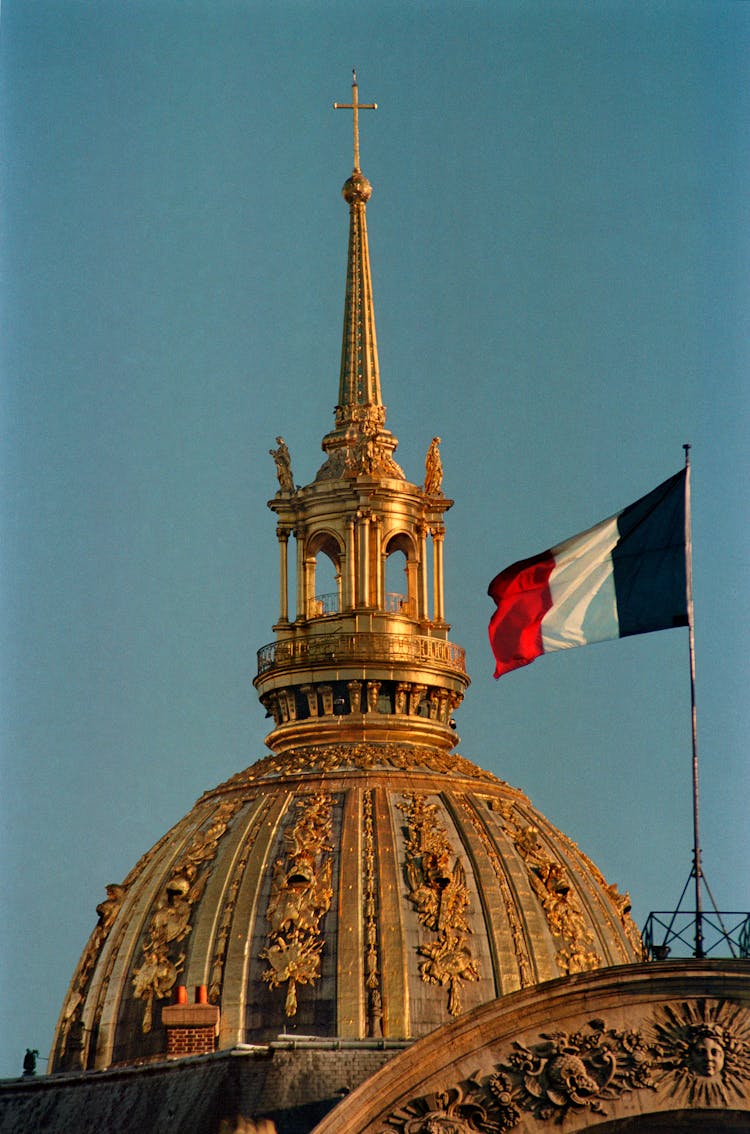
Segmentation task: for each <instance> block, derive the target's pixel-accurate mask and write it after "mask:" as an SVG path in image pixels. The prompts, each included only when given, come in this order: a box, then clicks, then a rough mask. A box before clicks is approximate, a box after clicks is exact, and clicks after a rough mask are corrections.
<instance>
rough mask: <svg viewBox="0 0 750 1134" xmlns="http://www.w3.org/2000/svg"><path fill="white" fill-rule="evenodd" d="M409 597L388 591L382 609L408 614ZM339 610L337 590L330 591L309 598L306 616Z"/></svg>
mask: <svg viewBox="0 0 750 1134" xmlns="http://www.w3.org/2000/svg"><path fill="white" fill-rule="evenodd" d="M409 606H410V604H409V599H408V597H407V596H406V595H401V594H397V593H396V592H395V591H388V592H387V593H386V595H385V596H384V610H386V611H387V612H388V614H409V613H410V610H409ZM340 610H341V599H340V597H339V593H338V591H331V592H329V593H328V594H325V595H315V598H313V599H311V600H310V606H309V610H308V615H307V616H308V618H325V617H326V615H328V614H338V613H339V612H340Z"/></svg>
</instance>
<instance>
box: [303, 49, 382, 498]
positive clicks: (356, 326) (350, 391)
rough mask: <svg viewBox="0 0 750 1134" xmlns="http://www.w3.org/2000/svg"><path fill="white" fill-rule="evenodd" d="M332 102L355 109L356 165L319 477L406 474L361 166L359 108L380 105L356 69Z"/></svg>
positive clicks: (348, 193) (347, 192)
mask: <svg viewBox="0 0 750 1134" xmlns="http://www.w3.org/2000/svg"><path fill="white" fill-rule="evenodd" d="M333 107H334V110H351V111H352V115H353V124H354V169H353V171H352V175H351V177H349V178H347V180H346V181H345V183H344V186H343V189H342V193H343V196H344V200H345V201H346V202H347V204H348V205H349V248H348V256H347V270H346V299H345V302H344V330H343V337H342V345H341V371H340V377H339V398H338V404H337V406H336V424H335V427H334V430H333V432H332V433H329V434H328V435H327V436H326V437H325V438H324V439H323V448H324V450H325V451H326V452H327V453H328V454H329V459H328V461H326V464H325V465H324V466H323V468H322V469H321V471H320V473H319V477H321V478H322V479H329V478H331V477H336V476H342V475H346V476H353V475H358V474H360V473H367V474H373V473H380V474H381V475H388V476H395V477H403V473H402V472H401V470H400V469H399V467H398V465H396V463H395V462H394V461H393V459H392V456H391V454H392V453H393V450H394V449H395V448H396V441H395V438H393V437H392V436H391V435H390V434H389V433H388V432H387V430H386V429H385V406H384V405H383V402H382V397H381V392H380V366H379V363H378V344H377V338H376V335H375V307H374V304H373V298H372V277H371V274H370V251H369V247H368V242H367V221H366V217H365V206H366V204H367V202H368V201H369V199H370V197H371V196H372V186H371V185H370V182H369V181H368V180H367V178H366V177H365V176H364V174H363V173H362V171H361V169H360V168H359V111H360V110H377V103H375V102H368V103H363V102H360V101H359V89H358V87H357V72H356V71H353V72H352V101H351V102H349V103H339V102H334V104H333Z"/></svg>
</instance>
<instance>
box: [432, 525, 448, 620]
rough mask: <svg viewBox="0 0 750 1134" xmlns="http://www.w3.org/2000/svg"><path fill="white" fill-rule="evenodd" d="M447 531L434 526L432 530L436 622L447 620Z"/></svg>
mask: <svg viewBox="0 0 750 1134" xmlns="http://www.w3.org/2000/svg"><path fill="white" fill-rule="evenodd" d="M444 538H445V532H444V530H443V529H442V527H441V528H434V529H433V532H432V554H433V565H432V568H433V586H434V598H433V601H434V618H435V621H436V622H444V621H445V597H444V594H443V540H444Z"/></svg>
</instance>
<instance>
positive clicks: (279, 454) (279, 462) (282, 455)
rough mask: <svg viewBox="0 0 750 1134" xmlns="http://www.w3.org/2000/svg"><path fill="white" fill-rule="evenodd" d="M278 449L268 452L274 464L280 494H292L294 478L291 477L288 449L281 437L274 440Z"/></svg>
mask: <svg viewBox="0 0 750 1134" xmlns="http://www.w3.org/2000/svg"><path fill="white" fill-rule="evenodd" d="M276 444H277V445H278V449H269V450H268V452H269V453H270V454H271V456H272V457H273V459H274V462H275V463H276V476H277V477H278V479H279V491H280V492H294V478H293V477H292V462H291V459H290V457H289V449H288V448H287V444H286V441H285V440H284V438H283V437H277V438H276Z"/></svg>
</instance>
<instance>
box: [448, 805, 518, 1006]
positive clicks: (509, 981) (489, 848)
mask: <svg viewBox="0 0 750 1134" xmlns="http://www.w3.org/2000/svg"><path fill="white" fill-rule="evenodd" d="M461 806H462V808H463V811H464V813H465V814H466V815H467V816H468V819H469V822H470V823H471V825H472V827H473V828H474V831H475V832H476V834H477V836H478V838H479V841H480V843H481V844H482V846H483V848H484V851H485V853H486V855H487V858H488V859H489V861H490V863H491V864H492V869H493V870H494V872H495V877H496V879H497V883H498V886H499V889H500V894H501V895H502V899H503V904H504V907H505V916H506V919H507V922H508V927H509V929H510V935H511V940H512V948H511V950H510V951H508V950H503V956H502V958H500V963H499V965H498V970H499V971H498V976H497V979H498V983H499V985H500V988H499V989H498V994H501V993H503V992H512V991H514V990H515V989H516V988H528V986H529V985H531V984H533V983H534V974H533V972H532V966H531V956H530V951H529V945H528V941H527V939H526V934H525V932H524V927H523V923H522V922H521V919H520V917H519V914H518V902H517V900H516V899H515V898H514V896H513V894H512V892H511V889H510V886H509V885H508V878H507V872H506V869H505V867H504V865H503V861H502V859H501V857H500V855H499V854H498V850H497V847H496V846H495V844H494V843H493V841H492V839H491V838H490V836H489V833H488V831H487V828H486V827H485V825H484V823H483V822H482V820H481V818H480V815H479V813H478V811H477V809H476V807H475V805H474V802H473V800H472V799H470V798H469V797H468V796H462V797H461ZM508 952H509V953H510V959H511V966H512V968H515V969H516V972H515V973H512V972H511V973H506V967H505V964H503V963H502V962H506V963H507V960H508V959H509V958H508Z"/></svg>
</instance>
